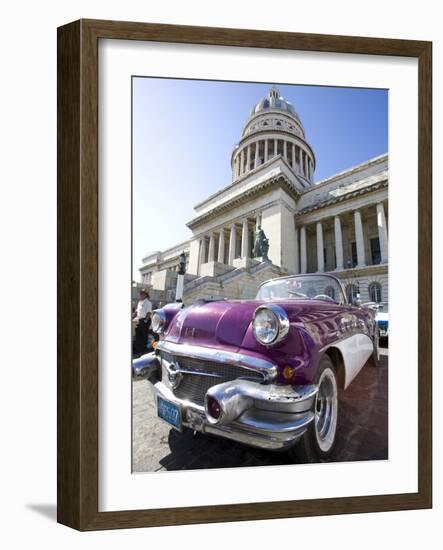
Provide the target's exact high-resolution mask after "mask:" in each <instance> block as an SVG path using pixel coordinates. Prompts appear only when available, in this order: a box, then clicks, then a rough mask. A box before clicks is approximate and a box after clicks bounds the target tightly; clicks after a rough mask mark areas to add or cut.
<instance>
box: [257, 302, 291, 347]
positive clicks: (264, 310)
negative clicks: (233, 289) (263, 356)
mask: <svg viewBox="0 0 443 550" xmlns="http://www.w3.org/2000/svg"><path fill="white" fill-rule="evenodd" d="M252 330H253V332H254V336H255V338H256V339H257V340H258V341H259V342H260V343H261V344H263V345H265V346H269V345H272V344H276V343H277V342H280V341H281V340H283V338H285V337H286V335H287V334H288V332H289V319H288V316H287V314H286V312H285V310H284V309H283V308H281V307H279V306H276V305H273V304H270V305H266V306H260V307H259V308H257V309H256V310H255V313H254V320H253V322H252Z"/></svg>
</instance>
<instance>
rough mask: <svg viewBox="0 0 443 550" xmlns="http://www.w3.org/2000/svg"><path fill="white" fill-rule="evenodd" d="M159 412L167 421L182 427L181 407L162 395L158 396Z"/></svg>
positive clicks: (179, 427)
mask: <svg viewBox="0 0 443 550" xmlns="http://www.w3.org/2000/svg"><path fill="white" fill-rule="evenodd" d="M157 414H158V416H159V417H160V418H163V420H165V421H166V422H168V423H169V424H171V425H172V426H174V427H175V428H177V429H179V430H180V429H181V413H180V407H179V406H178V405H176V404H175V403H171V402H170V401H166V399H163V398H162V397H160V396H157Z"/></svg>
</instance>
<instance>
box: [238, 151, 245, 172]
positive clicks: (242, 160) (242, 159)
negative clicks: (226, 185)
mask: <svg viewBox="0 0 443 550" xmlns="http://www.w3.org/2000/svg"><path fill="white" fill-rule="evenodd" d="M244 171H245V150H244V149H242V150H241V151H240V170H239V176H241V175H242V174H243V173H244Z"/></svg>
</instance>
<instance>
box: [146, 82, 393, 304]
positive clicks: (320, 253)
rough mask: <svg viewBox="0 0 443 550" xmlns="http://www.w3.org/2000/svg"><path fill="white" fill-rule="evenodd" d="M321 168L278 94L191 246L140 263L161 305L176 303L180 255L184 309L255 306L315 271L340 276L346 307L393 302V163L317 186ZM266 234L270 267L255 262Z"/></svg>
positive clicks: (197, 218)
mask: <svg viewBox="0 0 443 550" xmlns="http://www.w3.org/2000/svg"><path fill="white" fill-rule="evenodd" d="M315 166H316V157H315V151H314V150H313V149H312V147H311V146H310V145H309V142H308V139H307V135H306V132H305V128H304V127H303V124H302V121H301V120H300V118H299V116H298V114H297V112H296V110H295V109H294V107H293V105H292V104H291V103H290V102H288V101H286V100H285V99H284V98H283V97H281V95H280V93H279V90H278V88H277V87H275V86H273V87H272V88H271V89H270V90H269V92H268V95H267V97H265V98H263V99H261V100H260V101H259V102H258V103H256V104H255V105H254V106H253V107H252V109H251V112H250V114H249V117H248V119H247V121H246V124H245V126H244V128H243V131H242V134H241V137H240V141H239V143H238V144H237V145H236V147H235V148H234V150H233V151H232V155H231V168H232V181H231V182H230V183H229V184H228V185H226V186H225V187H224V188H222V189H220V190H219V191H217V192H216V193H214V194H213V195H211V196H209V197H207V198H206V199H205V200H203V201H202V202H200V203H199V204H197V205H196V206H195V207H194V211H195V214H194V217H193V218H192V219H191V220H190V221H189V222H188V223H187V226H188V228H189V229H190V230H191V231H192V237H191V238H190V239H189V240H186V241H184V242H181V243H178V244H177V245H176V246H174V247H172V248H170V249H168V250H163V251H156V252H152V253H149V254H147V255H146V256H145V257H144V258H143V259H142V265H141V267H140V274H141V282H142V285H143V286H144V287H145V288H148V289H149V292H150V294H151V298H152V300H153V301H154V303H165V302H168V301H174V299H175V287H176V282H177V271H178V263H179V255H180V254H181V253H182V252H184V253H185V254H186V275H185V286H184V298H183V299H184V302H185V303H190V302H192V301H194V300H196V299H198V298H200V297H207V296H214V297H219V296H220V297H221V296H225V297H228V298H252V297H254V296H255V293H256V290H257V287H258V285H259V284H260V283H261V282H263V281H265V280H268V279H271V278H274V277H279V276H282V275H285V274H297V273H315V272H327V273H332V274H334V275H336V276H337V277H338V278H339V279H340V280H341V282H342V283H343V286H344V288H345V290H346V293H347V296H348V299H351V298H352V297H355V296H356V295H357V294H359V295H360V298H361V300H362V301H363V302H367V301H376V302H388V230H387V228H388V155H387V154H384V155H381V156H378V157H376V158H371V159H369V160H367V161H366V162H364V163H362V164H359V165H358V166H352V167H350V168H348V169H347V170H345V171H343V172H340V173H338V174H335V175H333V176H331V177H328V178H326V179H324V180H322V181H319V182H316V183H314V174H315ZM258 227H261V228H262V229H263V231H264V233H265V235H266V237H267V239H268V240H269V250H268V254H267V256H268V258H267V259H265V258H254V257H253V244H254V243H253V241H254V233H255V231H256V229H257V228H258Z"/></svg>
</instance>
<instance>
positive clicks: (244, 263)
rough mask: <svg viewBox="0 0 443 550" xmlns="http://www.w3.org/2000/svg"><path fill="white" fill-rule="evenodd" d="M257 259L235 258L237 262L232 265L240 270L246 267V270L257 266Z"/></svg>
mask: <svg viewBox="0 0 443 550" xmlns="http://www.w3.org/2000/svg"><path fill="white" fill-rule="evenodd" d="M257 264H258V262H257V258H235V260H234V261H233V262H232V265H233V266H234V267H235V268H236V269H238V268H240V267H244V268H245V269H248V268H249V267H253V266H254V265H257Z"/></svg>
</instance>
